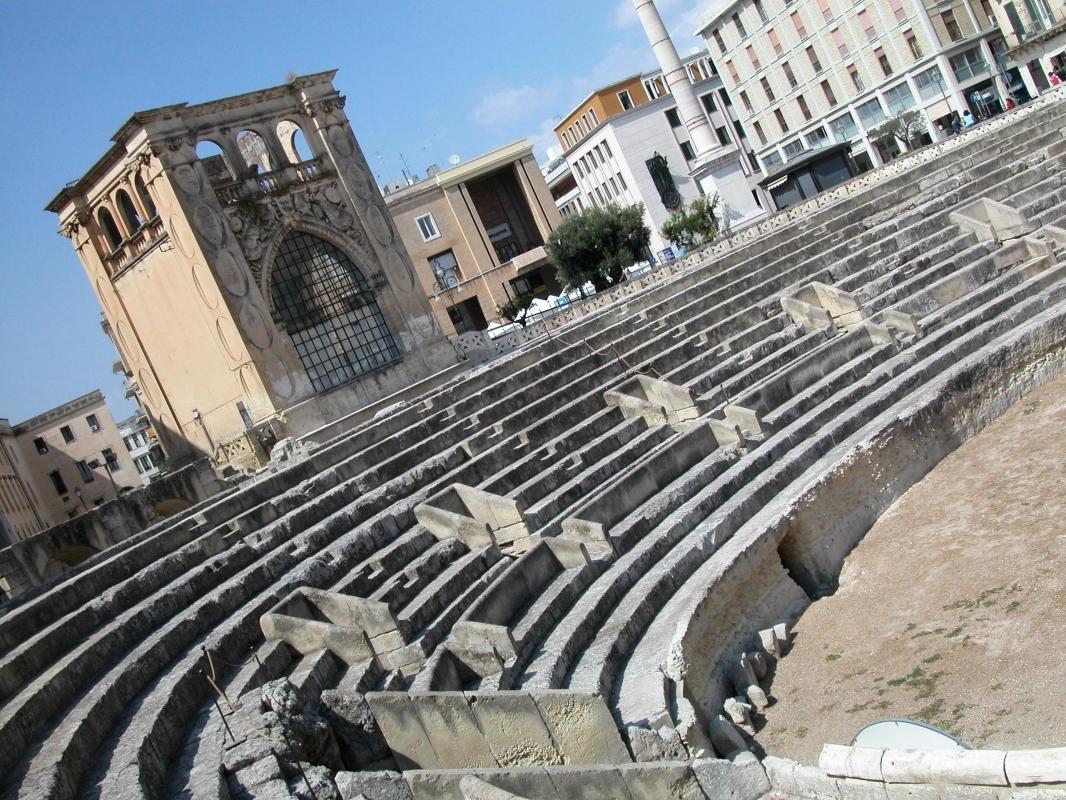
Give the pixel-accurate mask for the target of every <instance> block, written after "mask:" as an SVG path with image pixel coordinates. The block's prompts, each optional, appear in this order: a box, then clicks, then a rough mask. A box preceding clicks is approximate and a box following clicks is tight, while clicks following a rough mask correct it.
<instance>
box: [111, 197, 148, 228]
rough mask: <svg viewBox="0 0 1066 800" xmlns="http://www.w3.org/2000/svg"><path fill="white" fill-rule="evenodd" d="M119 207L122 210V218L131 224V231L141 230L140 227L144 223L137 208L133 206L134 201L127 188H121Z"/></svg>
mask: <svg viewBox="0 0 1066 800" xmlns="http://www.w3.org/2000/svg"><path fill="white" fill-rule="evenodd" d="M116 197H117V198H118V208H119V211H121V212H122V218H123V219H124V220H126V225H128V226H129V230H130V233H133V232H134V231H137V230H140V227H141V226H142V225H143V224H144V221H143V220H142V219H141V216H140V214H138V213H137V209H136V208H134V206H133V201H132V200H130V196H129V195H128V194H126V190H125V189H119V190H118V194H117V195H116Z"/></svg>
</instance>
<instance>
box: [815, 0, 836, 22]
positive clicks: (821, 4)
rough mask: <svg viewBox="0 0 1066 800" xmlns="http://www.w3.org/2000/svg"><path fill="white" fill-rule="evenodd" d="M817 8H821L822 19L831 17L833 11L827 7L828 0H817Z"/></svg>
mask: <svg viewBox="0 0 1066 800" xmlns="http://www.w3.org/2000/svg"><path fill="white" fill-rule="evenodd" d="M818 8H820V9H821V10H822V19H824V20H825V21H826V22H829V20H831V19H832V18H833V12H832V10H830V8H829V0H818Z"/></svg>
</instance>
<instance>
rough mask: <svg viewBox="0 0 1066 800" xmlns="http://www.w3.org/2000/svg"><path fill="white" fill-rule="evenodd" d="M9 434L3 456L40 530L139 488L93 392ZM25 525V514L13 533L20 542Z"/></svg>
mask: <svg viewBox="0 0 1066 800" xmlns="http://www.w3.org/2000/svg"><path fill="white" fill-rule="evenodd" d="M10 431H11V434H10V435H9V436H4V437H3V438H5V439H6V440H7V441H6V442H5V449H6V450H7V456H8V458H9V459H10V461H11V462H13V466H16V467H17V474H19V475H20V476H21V477H22V478H23V481H24V483H25V484H27V488H28V489H29V491H28V492H27V495H28V497H29V498H30V499H32V500H33V501H34V506H35V508H34V510H35V514H36V517H37V521H38V522H39V523H40V525H41V527H45V528H50V527H52V526H53V525H58V524H60V523H61V522H65V521H66V520H68V519H70V518H71V517H76V516H77V515H78V514H81V513H83V512H85V511H88V510H89V509H91V508H93V507H94V506H98V505H100V504H101V503H105V502H107V501H108V500H113V499H114V498H116V497H118V496H119V495H120V494H123V493H124V492H127V491H129V490H131V489H135V488H137V487H138V486H140V485H141V482H140V480H139V479H138V477H137V470H136V468H135V467H134V464H133V460H132V459H131V458H130V454H129V452H128V451H127V450H126V446H125V444H123V441H122V436H121V435H120V434H119V430H118V426H117V425H116V424H115V420H114V419H113V418H112V416H111V412H110V411H109V410H108V408H107V403H106V402H105V401H104V396H103V394H102V393H101V392H100V390H98V389H96V390H93V391H91V392H89V393H88V394H85V395H82V396H81V397H77V398H75V399H73V400H71V401H70V402H68V403H64V404H63V405H61V406H57V407H55V408H53V409H51V410H49V411H45V412H44V413H43V414H38V415H37V416H35V417H31V418H30V419H28V420H26V421H25V422H20V423H18V424H16V425H11V426H10ZM9 521H10V520H9ZM29 522H30V520H29V517H28V515H26V514H24V516H23V518H22V522H21V526H20V527H16V528H15V530H16V532H17V533H19V538H25V536H24V535H22V531H24V530H27V531H28V530H29ZM38 530H40V527H38ZM33 533H36V531H33Z"/></svg>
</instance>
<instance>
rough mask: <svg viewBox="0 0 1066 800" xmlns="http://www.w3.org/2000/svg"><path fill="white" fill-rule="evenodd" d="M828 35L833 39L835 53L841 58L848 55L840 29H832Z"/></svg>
mask: <svg viewBox="0 0 1066 800" xmlns="http://www.w3.org/2000/svg"><path fill="white" fill-rule="evenodd" d="M829 35H830V36H832V37H833V44H835V45H836V47H837V52H838V53H840V55H841V57H844V56H846V55H847V54H848V45H847V44H846V43H845V42H844V32H843V31H842V30H840V28H833V30H831V31H830V32H829Z"/></svg>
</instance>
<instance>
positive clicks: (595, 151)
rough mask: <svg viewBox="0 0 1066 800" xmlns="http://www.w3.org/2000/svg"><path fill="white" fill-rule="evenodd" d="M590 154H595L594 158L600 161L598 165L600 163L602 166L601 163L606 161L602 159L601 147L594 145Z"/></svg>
mask: <svg viewBox="0 0 1066 800" xmlns="http://www.w3.org/2000/svg"><path fill="white" fill-rule="evenodd" d="M592 152H593V153H595V154H596V156H597V157H598V158H599V159H600V163H601V164H603V163H604V162H605V161H607V159H606V158H604V155H603V148H602V147H601V146H600V145H596V146H595V147H594V148H593V149H592Z"/></svg>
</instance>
